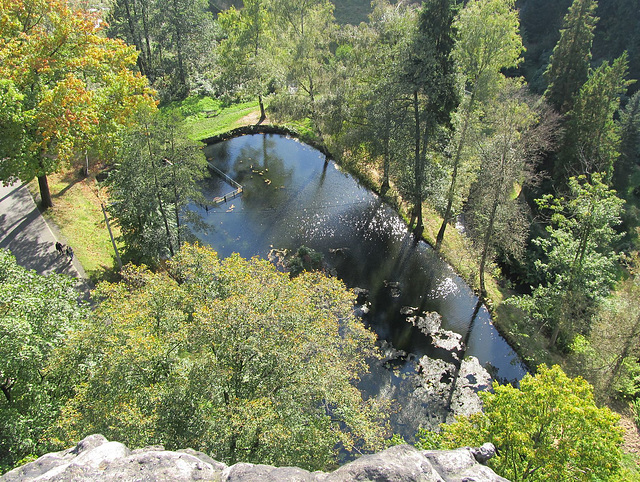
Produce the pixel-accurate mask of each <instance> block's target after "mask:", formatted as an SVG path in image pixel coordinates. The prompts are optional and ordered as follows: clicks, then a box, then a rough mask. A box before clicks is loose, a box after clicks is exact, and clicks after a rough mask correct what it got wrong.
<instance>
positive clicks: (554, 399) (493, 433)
mask: <svg viewBox="0 0 640 482" xmlns="http://www.w3.org/2000/svg"><path fill="white" fill-rule="evenodd" d="M481 397H482V400H483V403H484V408H483V412H481V413H478V414H475V415H471V416H470V417H467V418H460V419H458V420H457V422H456V423H454V424H451V425H444V426H443V433H442V438H443V441H442V445H443V446H445V447H461V446H464V445H470V446H479V445H480V444H483V443H485V442H491V443H493V444H494V445H495V446H496V448H497V450H498V455H497V456H496V457H495V458H493V459H491V460H490V461H489V466H490V467H492V468H493V469H494V470H495V471H496V472H497V473H498V474H500V475H502V476H503V477H506V478H508V479H509V480H513V481H522V480H528V481H548V480H584V481H588V480H608V479H609V478H610V477H615V476H616V474H617V473H618V470H619V469H620V465H619V464H620V459H621V457H622V454H621V449H620V447H621V445H622V430H621V429H620V428H619V427H618V426H617V425H616V424H617V422H618V419H619V417H618V415H616V414H614V413H613V412H611V410H609V409H608V408H598V407H597V406H596V404H595V401H594V398H593V389H592V387H591V385H589V384H588V383H587V382H586V381H585V380H584V379H582V378H573V379H572V378H569V377H568V376H567V375H565V373H564V372H563V371H562V370H561V369H560V367H559V366H557V365H555V366H553V367H552V368H548V367H546V366H544V365H541V366H540V367H538V372H537V373H536V374H535V375H530V374H527V375H525V377H524V378H523V379H522V380H521V381H520V387H519V388H515V387H512V386H511V385H500V384H498V383H495V382H494V384H493V392H482V393H481Z"/></svg>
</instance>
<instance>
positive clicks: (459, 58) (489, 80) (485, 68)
mask: <svg viewBox="0 0 640 482" xmlns="http://www.w3.org/2000/svg"><path fill="white" fill-rule="evenodd" d="M454 28H455V30H456V31H457V32H458V38H457V40H456V45H455V47H454V49H453V56H454V58H455V59H456V64H457V67H458V69H459V70H460V72H461V73H462V75H463V76H464V79H465V92H468V94H467V95H466V96H465V97H464V98H463V101H462V102H461V103H460V106H459V108H458V112H459V114H458V115H459V117H460V121H459V122H460V125H459V132H457V135H456V136H455V137H454V144H455V145H454V146H453V147H452V149H453V151H454V152H453V159H452V165H451V181H450V184H449V189H448V192H447V195H446V208H445V210H444V216H443V219H442V224H441V226H440V230H439V231H438V235H437V236H436V246H435V247H436V249H440V246H441V245H442V240H443V239H444V233H445V230H446V227H447V224H448V223H450V222H451V220H452V218H453V216H454V213H455V212H456V211H458V210H459V209H460V205H461V204H462V201H464V198H465V197H466V196H464V195H463V196H460V193H459V188H460V186H459V184H458V183H459V178H458V172H459V171H464V170H465V168H466V169H467V170H471V171H472V170H473V166H469V164H471V163H465V162H463V161H468V160H469V159H464V158H463V151H464V149H465V147H466V144H467V142H468V133H469V128H470V127H471V125H472V123H473V117H474V113H475V111H476V108H477V107H478V102H483V101H484V100H486V99H487V97H488V96H490V95H491V93H492V92H495V91H496V88H497V84H498V83H499V82H500V81H501V80H502V79H503V78H504V77H503V74H502V71H503V70H504V69H507V68H512V67H517V66H518V64H519V63H520V61H521V60H522V58H521V57H520V55H521V54H522V52H523V51H524V47H523V45H522V39H521V38H520V34H519V33H518V28H519V21H518V12H517V11H516V10H515V1H514V0H491V1H474V0H472V1H470V2H469V3H467V5H466V6H465V7H464V8H463V9H462V10H461V12H460V14H459V15H458V18H457V19H456V22H455V24H454ZM462 174H463V175H464V172H462ZM461 177H462V176H461ZM467 186H468V184H467ZM456 201H457V203H456V204H457V206H455V209H454V203H455V202H456Z"/></svg>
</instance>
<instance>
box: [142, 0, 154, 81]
mask: <svg viewBox="0 0 640 482" xmlns="http://www.w3.org/2000/svg"><path fill="white" fill-rule="evenodd" d="M142 30H143V32H144V43H145V47H146V54H145V57H146V59H147V62H146V74H145V75H146V76H147V77H148V78H149V82H153V81H154V80H155V73H154V71H153V70H154V69H153V67H152V65H153V53H152V51H151V40H150V38H149V12H148V11H147V8H146V5H145V2H144V1H143V2H142Z"/></svg>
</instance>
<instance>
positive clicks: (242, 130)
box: [185, 104, 565, 369]
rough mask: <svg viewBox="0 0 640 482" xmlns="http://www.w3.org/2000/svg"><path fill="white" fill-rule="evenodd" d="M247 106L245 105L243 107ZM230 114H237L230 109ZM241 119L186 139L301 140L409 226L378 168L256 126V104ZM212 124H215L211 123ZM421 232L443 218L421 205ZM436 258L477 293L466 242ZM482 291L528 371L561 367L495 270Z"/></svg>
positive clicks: (287, 129)
mask: <svg viewBox="0 0 640 482" xmlns="http://www.w3.org/2000/svg"><path fill="white" fill-rule="evenodd" d="M242 105H243V106H246V104H242ZM232 110H233V112H238V109H236V108H233V109H232ZM243 112H245V116H244V117H241V118H237V117H233V116H230V115H228V114H225V113H224V111H223V112H222V113H221V114H220V115H219V116H214V117H212V118H209V120H208V121H207V122H206V124H207V126H206V128H204V129H199V130H197V132H200V136H197V135H196V134H195V132H196V130H194V129H192V128H190V133H191V134H190V135H192V136H195V137H194V139H195V140H198V141H201V142H204V143H205V144H211V143H216V142H220V141H223V140H226V139H230V138H233V137H237V136H239V135H246V134H256V133H266V134H283V135H289V136H292V137H295V138H298V139H300V140H301V141H302V142H304V143H306V144H308V145H310V146H312V147H314V148H315V149H318V150H319V151H321V152H322V153H324V154H325V155H327V156H328V157H330V158H332V159H334V160H335V161H336V162H337V163H338V164H339V165H340V166H341V168H342V169H344V170H345V171H347V172H349V173H350V174H352V175H353V176H354V177H356V178H357V179H358V180H359V181H360V182H361V183H362V184H363V185H364V186H366V187H367V188H368V189H370V190H371V191H373V192H375V193H377V194H378V195H379V196H381V197H382V198H383V199H384V200H385V201H386V202H387V203H389V204H390V205H392V206H393V207H394V208H395V209H396V210H397V211H398V213H399V214H400V215H401V216H402V217H403V218H404V220H405V222H406V223H407V224H408V223H409V221H410V208H411V205H410V203H409V202H407V201H406V200H405V199H403V198H402V196H401V195H400V193H399V191H398V190H397V189H395V187H394V185H393V184H392V185H391V186H390V188H389V189H388V190H386V191H385V192H382V191H381V189H380V186H381V184H382V165H381V163H380V162H378V163H376V162H373V163H363V162H362V161H361V160H360V159H357V158H352V157H351V158H350V157H348V156H345V155H338V154H337V153H332V152H330V150H329V149H328V148H327V146H326V145H324V144H322V143H321V142H320V141H319V140H318V139H317V138H316V137H315V136H314V135H313V132H312V130H311V129H309V128H308V126H307V125H305V124H304V123H295V124H286V123H285V124H284V125H279V124H271V123H270V122H269V119H267V120H266V121H265V122H264V123H262V124H257V120H258V106H257V104H255V106H254V110H253V111H249V112H247V111H243ZM198 118H201V115H199V114H195V115H193V116H190V117H187V118H186V119H185V125H186V126H190V125H192V124H193V123H194V122H195V121H196V120H197V119H198ZM216 118H217V121H218V122H217V123H216V122H215V121H214V119H216ZM209 132H216V134H215V135H211V136H209V135H206V136H205V135H204V133H209ZM423 213H424V225H425V226H424V232H423V239H424V240H425V241H426V242H427V243H429V244H430V245H431V246H433V245H435V238H436V235H437V232H438V230H439V228H440V224H441V222H442V218H441V217H440V216H439V215H438V214H437V213H436V212H435V210H434V209H432V208H431V207H430V206H429V205H427V204H425V205H423ZM439 255H440V256H441V257H442V259H443V260H445V261H446V262H447V263H448V264H449V265H450V266H452V267H453V269H454V270H455V271H456V273H457V274H458V275H460V276H461V277H462V278H463V279H464V280H465V281H466V282H467V284H469V286H471V287H472V289H473V290H474V291H475V292H476V293H477V292H479V282H478V273H479V261H478V258H477V254H476V250H475V248H474V247H473V245H472V243H471V241H470V239H469V238H467V237H466V236H464V235H463V234H462V233H460V232H459V231H458V230H456V229H455V228H454V227H450V228H449V229H448V230H447V231H446V233H445V237H444V240H443V243H442V248H441V250H440V252H439ZM485 276H486V285H487V293H488V296H487V299H486V306H487V308H488V309H489V310H490V312H491V314H492V318H493V321H494V325H495V327H496V329H497V330H498V332H500V334H501V335H502V336H503V337H504V338H505V339H506V340H507V342H508V343H509V344H510V345H511V347H512V348H513V349H514V350H515V351H516V352H517V353H518V355H519V356H520V358H521V359H522V360H523V361H524V362H525V364H526V365H527V366H528V367H529V368H530V369H535V367H537V366H538V365H539V364H541V363H546V364H547V365H553V364H560V365H564V364H565V363H564V362H563V359H562V357H560V356H559V355H557V354H555V353H551V352H549V351H548V350H547V340H546V338H545V337H544V336H542V335H541V334H540V333H539V332H537V331H534V330H532V329H531V328H532V327H529V326H526V325H524V324H523V323H522V320H523V316H522V314H521V313H520V312H519V310H518V309H516V308H514V307H512V306H509V305H505V304H504V303H503V301H504V300H505V299H507V298H508V297H509V296H511V295H512V293H511V292H510V290H509V287H508V283H507V282H505V281H504V280H503V279H501V277H500V272H499V268H498V267H497V266H496V265H492V266H491V267H490V271H489V272H487V273H485Z"/></svg>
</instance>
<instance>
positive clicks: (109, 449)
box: [0, 434, 508, 482]
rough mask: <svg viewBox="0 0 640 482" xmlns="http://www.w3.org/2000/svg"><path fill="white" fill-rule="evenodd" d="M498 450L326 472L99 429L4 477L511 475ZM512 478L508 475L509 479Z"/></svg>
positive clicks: (224, 479) (373, 458) (492, 481)
mask: <svg viewBox="0 0 640 482" xmlns="http://www.w3.org/2000/svg"><path fill="white" fill-rule="evenodd" d="M494 453H495V449H494V448H493V446H492V445H491V444H485V445H484V446H482V447H481V448H479V449H473V448H469V447H466V448H461V449H456V450H442V451H438V450H431V451H429V450H425V451H420V450H417V449H416V448H414V447H412V446H410V445H398V446H395V447H391V448H389V449H387V450H384V451H382V452H379V453H377V454H372V455H365V456H362V457H360V458H359V459H357V460H355V461H353V462H350V463H348V464H346V465H343V466H342V467H340V468H339V469H337V470H335V471H333V472H330V473H326V472H308V471H306V470H303V469H299V468H297V467H271V466H268V465H256V464H247V463H238V464H235V465H232V466H230V467H229V466H227V465H225V464H223V463H221V462H217V461H215V460H213V459H212V458H211V457H209V456H208V455H206V454H204V453H202V452H197V451H195V450H192V449H186V450H179V451H176V452H171V451H168V450H164V448H163V447H162V446H157V445H156V446H153V447H146V448H143V449H136V450H130V449H129V448H127V447H126V446H125V445H123V444H121V443H119V442H109V441H108V440H107V439H106V438H105V437H104V436H102V435H99V434H96V435H90V436H89V437H87V438H85V439H83V440H81V441H80V442H79V443H78V444H77V445H76V446H75V447H72V448H70V449H67V450H64V451H62V452H56V453H50V454H46V455H43V456H42V457H40V458H39V459H37V460H35V461H33V462H31V463H28V464H26V465H23V466H22V467H18V468H16V469H14V470H12V471H10V472H7V473H6V474H4V475H3V476H1V477H0V482H14V481H36V480H37V481H50V482H63V481H64V482H69V481H85V480H100V481H106V482H110V481H114V482H115V481H121V482H133V481H145V482H170V481H176V482H182V481H184V482H187V481H200V480H201V481H216V482H245V481H246V482H252V481H262V482H287V481H291V482H294V481H295V482H307V481H308V482H350V481H376V482H386V481H389V482H412V481H415V482H418V481H419V482H483V481H486V482H501V481H506V479H504V478H502V477H499V476H498V475H496V474H495V473H494V472H493V471H492V470H491V469H489V468H488V467H486V466H484V465H482V464H480V463H479V462H478V460H482V461H486V460H487V458H488V457H490V456H492V455H493V454H494ZM507 482H508V481H507Z"/></svg>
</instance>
